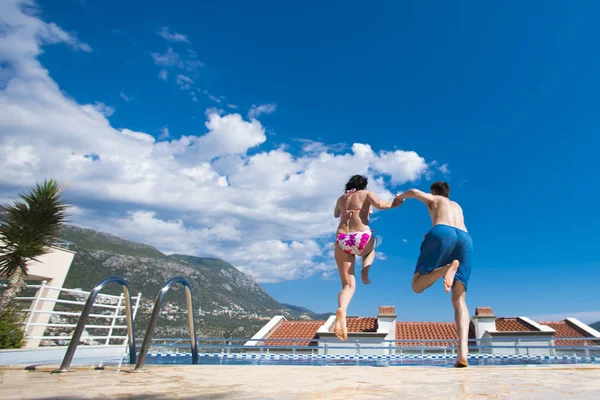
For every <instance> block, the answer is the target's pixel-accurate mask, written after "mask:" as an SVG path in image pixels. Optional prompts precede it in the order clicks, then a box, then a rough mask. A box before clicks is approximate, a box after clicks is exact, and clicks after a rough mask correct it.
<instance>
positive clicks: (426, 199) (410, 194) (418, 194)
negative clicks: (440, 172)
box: [394, 189, 435, 205]
mask: <svg viewBox="0 0 600 400" xmlns="http://www.w3.org/2000/svg"><path fill="white" fill-rule="evenodd" d="M405 199H417V200H420V201H422V202H423V203H425V204H426V205H430V204H431V203H433V201H434V200H435V196H434V195H432V194H429V193H425V192H422V191H420V190H419V189H408V190H407V191H406V192H404V193H402V194H399V195H398V196H396V198H395V199H394V203H396V202H399V203H402V202H404V200H405Z"/></svg>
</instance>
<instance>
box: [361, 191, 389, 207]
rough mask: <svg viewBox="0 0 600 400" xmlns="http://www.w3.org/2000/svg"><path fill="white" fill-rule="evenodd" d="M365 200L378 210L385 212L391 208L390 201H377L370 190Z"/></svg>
mask: <svg viewBox="0 0 600 400" xmlns="http://www.w3.org/2000/svg"><path fill="white" fill-rule="evenodd" d="M367 199H368V200H369V203H371V205H372V206H373V207H375V208H376V209H378V210H387V209H388V208H392V202H391V201H387V200H381V199H379V198H378V197H377V195H375V193H373V192H371V191H370V190H369V192H368V193H367Z"/></svg>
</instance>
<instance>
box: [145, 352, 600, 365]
mask: <svg viewBox="0 0 600 400" xmlns="http://www.w3.org/2000/svg"><path fill="white" fill-rule="evenodd" d="M455 361H456V358H455V357H454V356H451V355H446V356H444V355H429V356H422V355H394V356H355V355H327V356H326V355H310V354H301V355H292V354H244V353H241V354H220V353H212V354H211V353H208V354H200V355H199V357H198V364H199V365H280V366H281V365H290V366H371V367H393V366H424V365H428V366H439V367H452V366H453V365H454V362H455ZM191 363H192V357H191V354H190V353H154V354H152V353H150V354H148V357H147V358H146V364H187V365H190V364H191ZM469 364H470V365H471V366H477V365H565V364H600V357H580V356H527V355H511V356H505V355H497V354H476V355H470V356H469Z"/></svg>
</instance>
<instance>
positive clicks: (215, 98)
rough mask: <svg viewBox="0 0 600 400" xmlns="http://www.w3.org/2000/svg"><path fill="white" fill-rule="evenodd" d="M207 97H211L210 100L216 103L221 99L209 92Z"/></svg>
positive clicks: (219, 102)
mask: <svg viewBox="0 0 600 400" xmlns="http://www.w3.org/2000/svg"><path fill="white" fill-rule="evenodd" d="M208 98H209V99H211V100H212V101H214V102H215V103H217V104H221V101H222V100H221V99H220V98H218V97H217V96H213V95H212V94H209V95H208Z"/></svg>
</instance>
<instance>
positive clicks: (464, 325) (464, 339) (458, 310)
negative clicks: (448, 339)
mask: <svg viewBox="0 0 600 400" xmlns="http://www.w3.org/2000/svg"><path fill="white" fill-rule="evenodd" d="M465 297H466V289H465V285H463V283H462V282H461V281H456V284H455V285H454V287H453V288H452V306H453V307H454V321H455V322H456V332H457V333H458V355H457V360H456V364H454V366H455V367H468V366H469V362H468V361H467V355H468V353H469V325H470V322H471V321H470V319H469V310H468V309H467V301H466V299H465Z"/></svg>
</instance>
